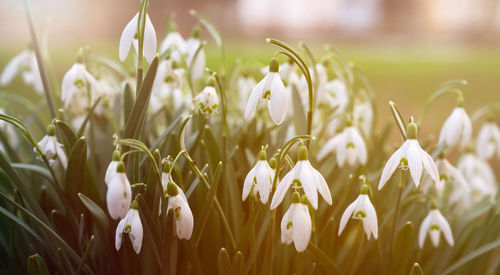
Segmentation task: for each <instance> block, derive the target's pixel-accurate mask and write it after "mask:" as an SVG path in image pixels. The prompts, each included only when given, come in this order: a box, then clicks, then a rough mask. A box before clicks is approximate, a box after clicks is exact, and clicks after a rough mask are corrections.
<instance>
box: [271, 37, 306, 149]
mask: <svg viewBox="0 0 500 275" xmlns="http://www.w3.org/2000/svg"><path fill="white" fill-rule="evenodd" d="M266 42H267V43H272V44H275V45H277V46H279V47H281V48H283V49H285V50H287V51H288V52H289V53H291V54H292V55H293V56H294V57H295V59H292V60H293V62H295V63H296V64H297V65H298V66H299V68H300V70H301V71H302V73H303V74H304V77H305V78H306V82H307V92H308V97H309V102H308V103H309V109H308V110H307V132H306V134H307V135H311V132H312V118H313V113H314V94H313V85H312V80H311V73H310V72H309V67H308V66H307V63H306V62H305V61H304V59H303V58H302V57H301V56H300V55H299V54H298V53H297V52H296V51H295V50H293V49H292V47H291V46H290V45H288V44H286V43H285V42H282V41H279V40H276V39H273V38H267V39H266ZM297 61H298V62H297ZM299 63H300V64H299ZM306 145H307V147H308V148H309V141H307V142H306Z"/></svg>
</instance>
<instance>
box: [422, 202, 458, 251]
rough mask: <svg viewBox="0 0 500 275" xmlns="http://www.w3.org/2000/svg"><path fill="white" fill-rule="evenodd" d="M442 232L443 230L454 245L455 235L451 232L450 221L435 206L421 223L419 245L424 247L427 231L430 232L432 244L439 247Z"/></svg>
mask: <svg viewBox="0 0 500 275" xmlns="http://www.w3.org/2000/svg"><path fill="white" fill-rule="evenodd" d="M441 232H443V235H444V238H445V239H446V241H447V242H448V244H449V245H450V246H453V235H452V233H451V227H450V224H448V221H447V220H446V219H445V218H444V217H443V215H442V214H441V212H439V210H438V209H437V208H436V207H435V206H433V209H431V211H430V212H429V214H428V215H427V216H426V217H425V219H424V221H422V224H421V225H420V230H419V232H418V246H419V247H420V248H423V247H424V242H425V238H426V237H427V233H429V235H430V236H431V241H432V244H433V245H434V246H435V247H437V246H438V244H439V237H440V233H441Z"/></svg>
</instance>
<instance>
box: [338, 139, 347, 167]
mask: <svg viewBox="0 0 500 275" xmlns="http://www.w3.org/2000/svg"><path fill="white" fill-rule="evenodd" d="M339 136H340V138H339V142H338V144H337V148H336V150H337V153H336V156H337V163H338V165H339V166H340V167H342V166H344V163H345V160H346V158H347V140H346V138H347V135H346V132H345V131H344V132H342V133H340V134H339Z"/></svg>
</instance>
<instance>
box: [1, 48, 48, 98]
mask: <svg viewBox="0 0 500 275" xmlns="http://www.w3.org/2000/svg"><path fill="white" fill-rule="evenodd" d="M19 73H21V75H22V77H23V81H24V83H25V84H27V85H33V88H34V89H35V91H36V92H37V93H39V94H41V93H43V83H42V77H41V75H40V71H39V70H38V62H37V61H36V56H35V53H34V52H33V50H32V49H31V48H29V49H26V50H24V51H22V52H21V53H20V54H18V55H16V56H15V57H14V58H12V60H11V61H10V62H9V63H7V66H5V69H4V70H3V72H2V75H1V76H0V85H1V86H5V85H7V84H9V83H10V82H11V81H12V79H14V77H15V76H16V75H17V74H19Z"/></svg>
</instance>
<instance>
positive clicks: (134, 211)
mask: <svg viewBox="0 0 500 275" xmlns="http://www.w3.org/2000/svg"><path fill="white" fill-rule="evenodd" d="M138 209H139V205H138V203H137V201H135V200H134V202H132V206H131V207H130V210H128V212H127V215H126V216H125V217H124V218H123V219H122V220H121V221H120V223H118V226H117V227H116V235H115V248H116V250H117V251H118V250H120V248H121V246H122V239H123V233H127V234H128V236H129V238H130V242H131V243H132V247H133V248H134V251H135V253H136V254H139V253H140V252H141V247H142V238H143V235H144V231H143V228H142V222H141V217H140V215H139V211H138Z"/></svg>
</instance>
